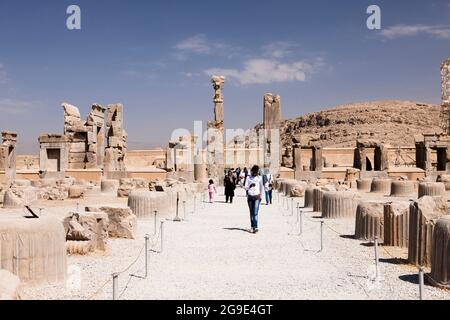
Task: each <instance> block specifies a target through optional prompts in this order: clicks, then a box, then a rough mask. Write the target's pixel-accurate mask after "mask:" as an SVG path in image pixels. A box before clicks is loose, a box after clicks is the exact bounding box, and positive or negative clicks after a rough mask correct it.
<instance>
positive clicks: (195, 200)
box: [192, 194, 197, 213]
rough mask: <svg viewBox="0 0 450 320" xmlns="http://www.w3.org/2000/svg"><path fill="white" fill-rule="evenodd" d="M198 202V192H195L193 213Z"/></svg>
mask: <svg viewBox="0 0 450 320" xmlns="http://www.w3.org/2000/svg"><path fill="white" fill-rule="evenodd" d="M196 202H197V194H194V209H193V211H192V213H195V205H196Z"/></svg>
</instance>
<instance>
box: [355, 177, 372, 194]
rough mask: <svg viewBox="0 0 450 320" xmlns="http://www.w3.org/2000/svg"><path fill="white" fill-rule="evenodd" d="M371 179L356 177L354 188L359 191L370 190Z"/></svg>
mask: <svg viewBox="0 0 450 320" xmlns="http://www.w3.org/2000/svg"><path fill="white" fill-rule="evenodd" d="M371 185H372V179H357V180H356V189H357V190H358V191H360V192H370V188H371Z"/></svg>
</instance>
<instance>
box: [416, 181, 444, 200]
mask: <svg viewBox="0 0 450 320" xmlns="http://www.w3.org/2000/svg"><path fill="white" fill-rule="evenodd" d="M444 194H445V184H443V183H442V182H422V183H420V184H419V198H421V197H423V196H432V197H435V196H443V195H444Z"/></svg>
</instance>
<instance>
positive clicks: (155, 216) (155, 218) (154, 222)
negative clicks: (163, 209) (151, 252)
mask: <svg viewBox="0 0 450 320" xmlns="http://www.w3.org/2000/svg"><path fill="white" fill-rule="evenodd" d="M154 213H155V215H154V217H153V234H154V235H156V228H157V226H156V221H157V218H158V210H155V211H154Z"/></svg>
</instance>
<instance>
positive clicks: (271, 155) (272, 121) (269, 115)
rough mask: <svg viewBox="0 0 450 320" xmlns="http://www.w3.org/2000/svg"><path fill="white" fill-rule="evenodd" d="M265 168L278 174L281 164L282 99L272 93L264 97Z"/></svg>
mask: <svg viewBox="0 0 450 320" xmlns="http://www.w3.org/2000/svg"><path fill="white" fill-rule="evenodd" d="M263 121H264V122H263V128H264V166H265V167H266V168H269V170H270V172H278V171H279V170H280V162H281V154H280V151H281V148H280V125H281V121H282V115H281V97H280V96H279V95H274V94H272V93H266V94H265V95H264V115H263Z"/></svg>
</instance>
